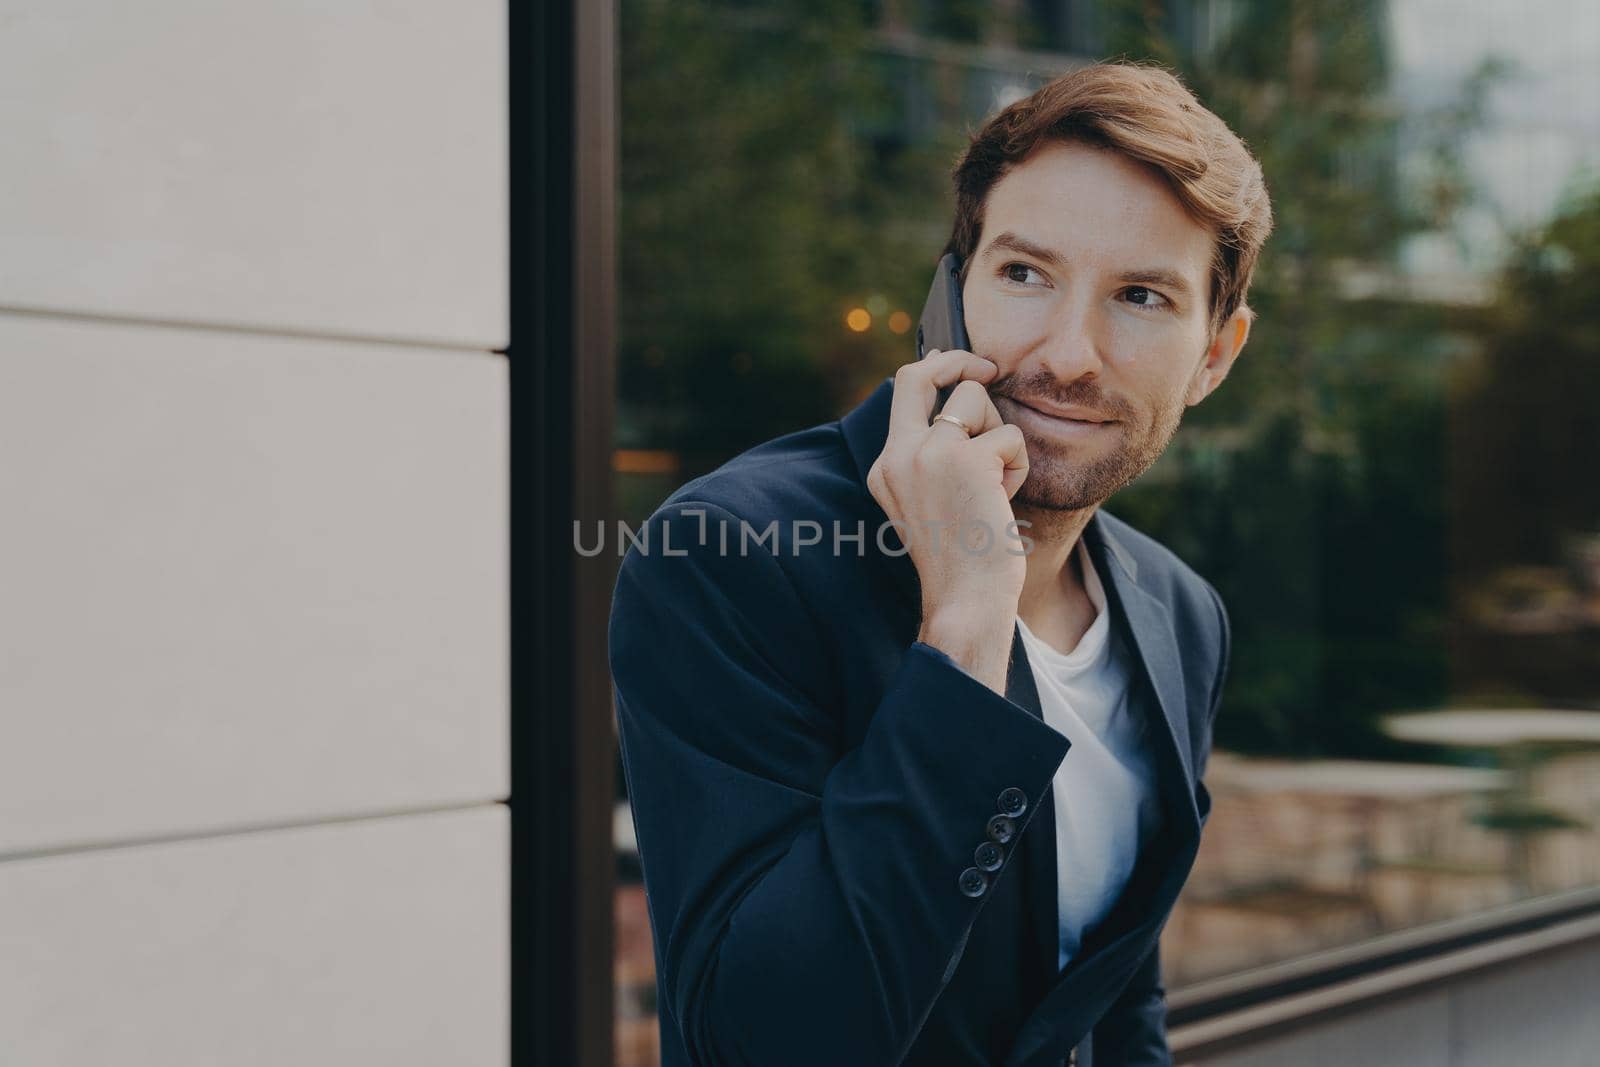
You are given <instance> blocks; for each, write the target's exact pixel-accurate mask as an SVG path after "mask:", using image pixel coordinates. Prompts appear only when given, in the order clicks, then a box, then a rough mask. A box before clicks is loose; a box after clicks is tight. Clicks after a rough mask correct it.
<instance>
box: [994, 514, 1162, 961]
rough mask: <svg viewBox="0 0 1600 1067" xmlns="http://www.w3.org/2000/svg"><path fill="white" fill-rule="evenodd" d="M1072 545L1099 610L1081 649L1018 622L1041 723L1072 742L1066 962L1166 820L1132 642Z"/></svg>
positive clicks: (1059, 802)
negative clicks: (1115, 624)
mask: <svg viewBox="0 0 1600 1067" xmlns="http://www.w3.org/2000/svg"><path fill="white" fill-rule="evenodd" d="M1076 551H1077V553H1078V559H1079V562H1080V565H1081V567H1082V570H1083V577H1084V586H1085V589H1086V591H1087V592H1088V594H1089V599H1090V601H1091V602H1092V603H1093V604H1094V606H1095V608H1096V609H1097V610H1098V614H1097V615H1096V616H1095V620H1094V623H1093V624H1092V625H1091V626H1090V627H1089V629H1088V631H1087V632H1085V633H1084V635H1083V637H1082V638H1081V639H1080V640H1079V641H1078V644H1077V647H1076V648H1074V649H1072V650H1071V651H1070V652H1065V653H1063V652H1061V651H1058V650H1057V649H1055V648H1053V647H1051V646H1050V645H1047V644H1045V642H1044V641H1043V640H1041V639H1040V638H1038V637H1037V636H1035V635H1034V633H1033V631H1031V630H1029V629H1028V626H1027V624H1026V623H1024V622H1023V621H1022V620H1021V619H1020V618H1018V620H1017V623H1018V627H1019V629H1020V630H1021V632H1022V640H1023V645H1024V647H1025V648H1026V649H1027V652H1028V662H1029V664H1030V665H1031V666H1032V668H1033V677H1034V683H1035V685H1036V686H1037V688H1038V690H1039V705H1040V709H1041V710H1042V711H1043V712H1044V721H1045V722H1046V723H1047V724H1049V725H1050V726H1052V727H1054V728H1055V729H1056V730H1057V731H1059V732H1060V733H1062V734H1064V735H1066V737H1067V739H1068V740H1069V741H1071V742H1072V747H1071V748H1070V749H1068V750H1067V755H1066V758H1065V759H1064V760H1062V761H1061V767H1060V769H1059V770H1057V771H1056V775H1055V778H1054V780H1053V781H1052V785H1053V789H1052V792H1053V794H1054V796H1055V812H1056V902H1057V909H1058V916H1057V917H1058V919H1059V921H1060V929H1061V941H1060V944H1061V952H1060V957H1059V966H1061V967H1065V966H1066V965H1067V963H1068V961H1070V960H1071V959H1072V957H1073V956H1074V955H1075V954H1076V953H1077V951H1078V946H1079V945H1080V944H1082V942H1083V937H1084V935H1085V934H1086V933H1087V932H1088V931H1089V930H1090V929H1091V928H1092V927H1093V926H1094V925H1095V924H1096V923H1097V922H1099V921H1100V920H1101V919H1103V918H1105V916H1106V915H1107V913H1109V912H1110V910H1111V907H1112V905H1113V904H1115V903H1116V900H1117V896H1118V895H1119V894H1120V893H1121V892H1122V888H1123V886H1125V885H1126V884H1127V882H1128V878H1129V876H1130V875H1131V874H1132V873H1133V866H1134V861H1135V860H1136V859H1137V858H1138V853H1139V846H1140V844H1141V842H1142V841H1143V840H1145V839H1146V838H1147V837H1148V835H1149V834H1150V833H1151V831H1152V830H1153V829H1154V828H1155V826H1156V823H1157V820H1158V819H1159V818H1160V809H1159V801H1158V797H1157V792H1156V779H1155V763H1154V758H1153V753H1152V751H1151V749H1152V746H1153V743H1154V739H1153V738H1150V737H1145V736H1141V729H1140V727H1141V724H1140V723H1139V722H1138V721H1137V720H1136V718H1135V716H1134V715H1133V711H1132V709H1131V708H1130V707H1129V706H1128V687H1129V679H1130V678H1131V677H1132V656H1131V653H1132V650H1131V649H1128V648H1127V647H1125V645H1124V643H1123V642H1122V641H1120V640H1118V639H1116V635H1115V634H1113V632H1112V629H1111V614H1110V612H1108V611H1107V610H1106V597H1105V589H1104V587H1103V586H1102V585H1101V584H1100V576H1099V575H1098V574H1096V573H1095V569H1094V563H1093V561H1092V560H1091V559H1090V558H1089V550H1088V548H1087V546H1086V545H1085V544H1084V543H1083V539H1082V538H1079V539H1078V546H1077V549H1076Z"/></svg>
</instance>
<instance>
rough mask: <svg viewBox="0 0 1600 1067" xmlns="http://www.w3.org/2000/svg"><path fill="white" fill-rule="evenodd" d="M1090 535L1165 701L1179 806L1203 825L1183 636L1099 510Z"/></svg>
mask: <svg viewBox="0 0 1600 1067" xmlns="http://www.w3.org/2000/svg"><path fill="white" fill-rule="evenodd" d="M1084 537H1085V539H1086V541H1087V543H1088V548H1089V556H1090V558H1091V559H1093V560H1094V565H1095V569H1096V570H1097V571H1098V572H1099V574H1100V576H1101V579H1102V582H1103V584H1105V585H1106V586H1107V587H1108V588H1109V590H1110V592H1109V595H1108V597H1107V600H1108V606H1110V607H1112V609H1113V612H1114V613H1115V609H1116V608H1117V607H1120V608H1121V614H1122V617H1123V619H1124V620H1125V621H1126V624H1127V630H1126V633H1127V636H1128V638H1129V644H1131V645H1132V646H1133V648H1134V649H1135V651H1136V653H1137V655H1136V658H1137V660H1138V666H1140V667H1142V668H1143V670H1144V673H1145V678H1144V681H1147V682H1148V683H1149V685H1150V689H1151V691H1152V692H1154V693H1155V697H1156V703H1157V704H1159V705H1160V709H1161V719H1162V721H1163V722H1164V723H1165V724H1166V731H1165V732H1166V735H1167V741H1168V742H1169V743H1170V744H1171V746H1172V748H1171V751H1170V754H1171V755H1175V756H1176V757H1177V763H1178V765H1179V766H1180V767H1181V768H1182V773H1183V784H1184V790H1183V797H1182V799H1181V801H1180V803H1179V809H1180V810H1181V811H1183V812H1185V814H1187V815H1189V816H1190V817H1192V818H1193V820H1194V825H1195V828H1196V829H1198V828H1199V825H1200V811H1199V809H1198V808H1197V807H1196V806H1195V799H1194V765H1193V761H1192V757H1191V751H1192V750H1191V748H1190V742H1189V700H1188V697H1187V695H1186V694H1185V692H1184V684H1183V660H1182V657H1181V656H1180V654H1179V651H1178V635H1177V632H1176V631H1175V630H1174V629H1173V626H1172V613H1171V612H1170V611H1168V610H1167V606H1166V605H1165V604H1163V603H1162V602H1161V601H1160V600H1158V599H1156V598H1155V597H1154V596H1153V595H1152V594H1151V593H1150V592H1149V591H1148V590H1146V589H1145V588H1144V587H1142V586H1141V585H1139V582H1138V569H1139V564H1138V561H1137V560H1136V559H1134V558H1133V556H1132V554H1130V553H1129V552H1128V550H1127V549H1126V548H1124V547H1123V545H1122V543H1121V542H1120V541H1118V540H1117V539H1116V538H1115V536H1114V535H1112V533H1111V531H1110V530H1108V529H1107V528H1106V523H1105V519H1104V518H1103V517H1102V516H1101V514H1100V512H1099V511H1096V512H1095V513H1094V516H1093V517H1092V518H1091V519H1090V520H1089V525H1088V526H1087V527H1085V529H1084Z"/></svg>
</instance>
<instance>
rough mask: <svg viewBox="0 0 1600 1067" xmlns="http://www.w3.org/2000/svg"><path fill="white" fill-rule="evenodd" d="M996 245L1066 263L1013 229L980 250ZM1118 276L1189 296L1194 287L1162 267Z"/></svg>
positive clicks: (1052, 262) (994, 248)
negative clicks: (1013, 231)
mask: <svg viewBox="0 0 1600 1067" xmlns="http://www.w3.org/2000/svg"><path fill="white" fill-rule="evenodd" d="M999 249H1009V250H1010V251H1012V252H1018V253H1020V254H1022V255H1024V256H1032V257H1033V258H1034V259H1037V260H1039V261H1041V262H1044V263H1048V264H1050V265H1051V266H1052V267H1061V266H1065V265H1066V261H1067V260H1066V257H1065V256H1063V255H1062V254H1061V253H1059V252H1057V251H1056V250H1055V249H1053V248H1046V247H1045V246H1044V245H1041V244H1038V243H1037V242H1034V241H1030V240H1028V239H1027V238H1026V237H1023V236H1022V235H1021V234H1016V233H1012V232H1011V231H1010V230H1007V231H1005V232H1004V233H1002V234H999V235H998V236H996V237H995V239H994V240H992V241H990V242H989V244H988V246H987V247H986V248H985V249H984V250H983V254H984V255H986V256H987V255H992V254H994V252H995V251H997V250H999ZM1117 280H1118V281H1123V282H1128V283H1129V284H1132V285H1159V286H1161V287H1163V288H1166V289H1171V290H1172V291H1173V292H1175V293H1178V294H1179V295H1182V296H1189V295H1191V294H1192V293H1193V291H1194V288H1193V286H1191V285H1190V284H1189V283H1188V282H1187V281H1185V280H1184V277H1183V275H1181V274H1179V273H1178V272H1177V271H1174V270H1167V269H1165V268H1163V267H1151V268H1149V269H1146V270H1129V271H1123V272H1122V273H1121V274H1120V275H1118V276H1117Z"/></svg>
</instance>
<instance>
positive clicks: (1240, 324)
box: [1183, 304, 1256, 407]
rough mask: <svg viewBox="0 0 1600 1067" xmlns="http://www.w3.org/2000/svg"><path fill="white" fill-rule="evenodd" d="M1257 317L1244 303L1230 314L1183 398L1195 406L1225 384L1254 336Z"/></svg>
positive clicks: (1189, 404) (1191, 405) (1214, 338)
mask: <svg viewBox="0 0 1600 1067" xmlns="http://www.w3.org/2000/svg"><path fill="white" fill-rule="evenodd" d="M1255 317H1256V313H1255V312H1254V311H1252V310H1250V308H1249V307H1248V306H1246V305H1244V304H1240V305H1239V309H1238V310H1237V311H1235V312H1234V313H1233V314H1232V315H1230V316H1228V321H1227V322H1224V323H1223V324H1222V329H1220V330H1218V331H1217V335H1216V336H1215V337H1213V338H1212V339H1211V347H1210V348H1209V349H1207V350H1206V359H1205V362H1204V363H1202V364H1200V366H1199V367H1198V368H1197V369H1196V370H1195V374H1194V378H1193V379H1192V380H1191V381H1190V382H1189V393H1188V395H1187V396H1185V397H1184V401H1183V402H1184V403H1185V404H1187V405H1188V406H1189V407H1194V405H1196V404H1198V403H1200V401H1202V400H1204V399H1205V398H1206V397H1208V396H1210V395H1211V392H1212V390H1214V389H1216V387H1217V386H1219V385H1221V384H1222V379H1224V378H1226V377H1227V376H1228V371H1230V370H1232V369H1233V361H1234V360H1236V359H1238V358H1239V353H1240V352H1241V351H1242V350H1243V349H1244V343H1245V341H1247V340H1248V339H1249V337H1250V324H1251V323H1252V322H1254V321H1255Z"/></svg>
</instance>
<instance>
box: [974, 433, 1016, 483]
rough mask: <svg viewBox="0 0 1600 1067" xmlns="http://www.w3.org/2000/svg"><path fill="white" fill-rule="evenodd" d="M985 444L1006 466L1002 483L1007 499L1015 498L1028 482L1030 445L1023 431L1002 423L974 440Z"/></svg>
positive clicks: (1001, 477)
mask: <svg viewBox="0 0 1600 1067" xmlns="http://www.w3.org/2000/svg"><path fill="white" fill-rule="evenodd" d="M973 440H974V441H978V442H981V443H983V444H984V445H985V446H986V447H987V448H989V449H990V451H991V453H992V454H993V455H994V456H996V457H998V458H999V460H1000V462H1001V463H1003V464H1004V470H1003V471H1002V472H1001V475H1000V481H1001V484H1002V485H1004V486H1005V489H1006V497H1007V498H1010V497H1014V496H1016V495H1017V490H1018V489H1021V488H1022V483H1023V482H1025V481H1027V480H1028V444H1027V441H1026V440H1025V439H1024V438H1023V436H1022V431H1021V430H1020V429H1018V428H1017V427H1016V426H1014V425H1012V424H1011V423H1001V424H1000V425H999V426H996V427H995V428H994V429H992V430H989V431H988V432H987V433H983V434H980V435H978V436H977V437H974V438H973Z"/></svg>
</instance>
